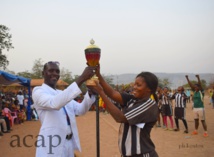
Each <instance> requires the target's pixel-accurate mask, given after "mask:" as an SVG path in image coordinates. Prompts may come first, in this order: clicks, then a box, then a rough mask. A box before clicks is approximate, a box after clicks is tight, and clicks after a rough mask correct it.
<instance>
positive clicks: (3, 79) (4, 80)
mask: <svg viewBox="0 0 214 157" xmlns="http://www.w3.org/2000/svg"><path fill="white" fill-rule="evenodd" d="M12 83H19V84H21V85H23V86H26V87H29V86H30V79H28V78H24V77H21V76H17V75H13V74H10V73H7V72H4V71H1V70H0V84H3V85H9V84H12Z"/></svg>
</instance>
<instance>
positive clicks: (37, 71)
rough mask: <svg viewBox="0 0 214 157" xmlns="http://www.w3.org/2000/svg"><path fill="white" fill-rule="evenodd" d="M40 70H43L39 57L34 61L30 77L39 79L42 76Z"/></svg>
mask: <svg viewBox="0 0 214 157" xmlns="http://www.w3.org/2000/svg"><path fill="white" fill-rule="evenodd" d="M42 70H43V61H42V59H41V58H39V59H37V60H35V61H34V65H33V68H32V76H31V78H32V79H41V78H42Z"/></svg>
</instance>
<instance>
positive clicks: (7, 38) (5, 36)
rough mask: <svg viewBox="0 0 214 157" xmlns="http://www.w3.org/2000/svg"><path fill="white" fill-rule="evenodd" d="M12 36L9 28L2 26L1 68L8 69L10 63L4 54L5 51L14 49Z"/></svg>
mask: <svg viewBox="0 0 214 157" xmlns="http://www.w3.org/2000/svg"><path fill="white" fill-rule="evenodd" d="M11 38H12V35H11V34H10V33H9V28H8V27H6V26H4V25H0V67H2V68H3V69H6V67H7V65H8V64H9V61H8V60H7V56H6V55H4V54H3V53H2V51H3V50H4V49H6V50H7V51H9V50H10V49H11V48H14V47H13V45H12V42H11Z"/></svg>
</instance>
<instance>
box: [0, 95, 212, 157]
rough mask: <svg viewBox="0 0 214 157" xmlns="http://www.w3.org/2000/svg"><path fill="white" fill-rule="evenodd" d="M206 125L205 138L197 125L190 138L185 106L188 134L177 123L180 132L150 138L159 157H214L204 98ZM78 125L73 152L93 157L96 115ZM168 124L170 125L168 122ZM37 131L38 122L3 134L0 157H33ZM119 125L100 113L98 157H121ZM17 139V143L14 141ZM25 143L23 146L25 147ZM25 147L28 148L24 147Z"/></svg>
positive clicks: (79, 119)
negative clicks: (79, 149) (78, 144)
mask: <svg viewBox="0 0 214 157" xmlns="http://www.w3.org/2000/svg"><path fill="white" fill-rule="evenodd" d="M205 109H206V121H207V126H208V134H209V136H208V137H206V138H205V137H203V128H202V125H201V123H200V125H199V134H198V135H191V132H192V131H193V130H194V121H193V113H192V110H191V103H188V104H187V111H186V116H187V118H186V119H187V123H188V126H189V131H190V133H189V134H184V133H183V131H184V126H183V123H182V121H179V124H180V131H179V132H174V131H164V129H163V128H158V127H154V128H153V129H152V133H151V138H152V140H153V142H154V143H155V146H156V151H157V152H158V154H159V156H160V157H172V156H173V157H181V156H186V157H212V156H214V149H213V146H214V122H213V115H214V109H212V106H211V105H209V98H208V97H205ZM76 119H77V124H78V130H79V136H80V142H81V146H82V152H81V153H80V152H76V154H77V156H78V157H96V156H97V155H96V113H95V112H94V111H90V112H88V113H87V114H86V115H84V116H80V117H77V118H76ZM168 123H169V122H168ZM39 128H40V122H39V121H26V122H25V123H24V124H23V125H19V124H16V125H14V127H13V131H12V132H11V133H8V134H4V136H3V137H1V139H0V157H31V156H35V149H36V148H35V146H34V143H35V142H36V140H37V139H36V136H37V135H38V132H39ZM118 128H119V124H118V123H116V122H115V121H114V120H113V119H112V117H111V116H110V115H109V114H104V113H100V157H120V153H119V149H118V145H117V138H118ZM17 137H20V140H19V141H20V143H19V144H15V143H14V141H13V140H14V139H16V140H17ZM24 142H26V143H24ZM27 146H28V147H27Z"/></svg>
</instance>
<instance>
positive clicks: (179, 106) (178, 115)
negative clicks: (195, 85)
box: [171, 86, 188, 133]
mask: <svg viewBox="0 0 214 157" xmlns="http://www.w3.org/2000/svg"><path fill="white" fill-rule="evenodd" d="M171 99H175V112H174V118H175V124H176V127H177V128H176V129H174V131H179V130H180V129H179V123H178V120H179V119H181V120H182V121H183V123H184V126H185V129H186V130H185V131H184V133H188V126H187V122H186V118H185V116H186V114H185V101H186V99H187V95H186V94H185V93H184V88H183V87H182V86H180V87H178V89H177V92H175V93H174V94H173V95H172V97H171Z"/></svg>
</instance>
